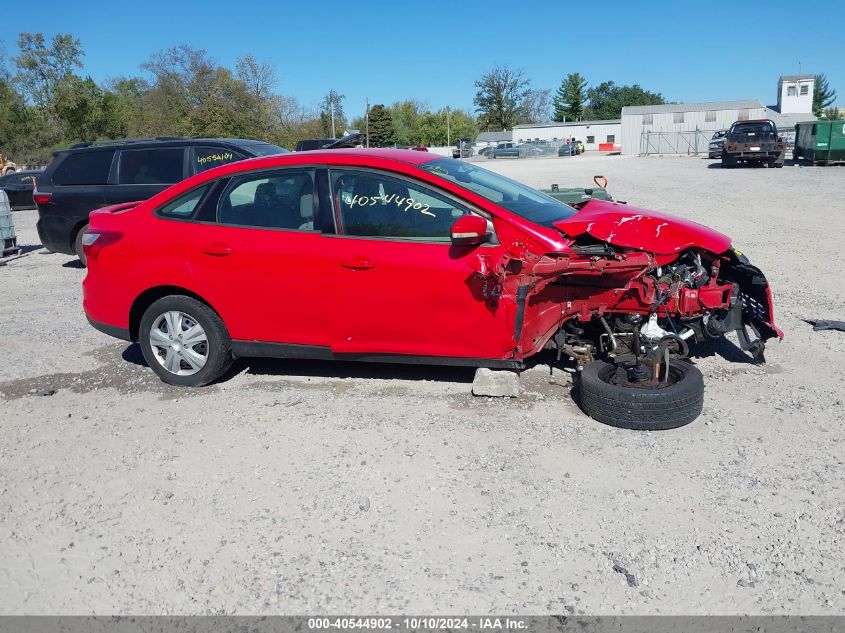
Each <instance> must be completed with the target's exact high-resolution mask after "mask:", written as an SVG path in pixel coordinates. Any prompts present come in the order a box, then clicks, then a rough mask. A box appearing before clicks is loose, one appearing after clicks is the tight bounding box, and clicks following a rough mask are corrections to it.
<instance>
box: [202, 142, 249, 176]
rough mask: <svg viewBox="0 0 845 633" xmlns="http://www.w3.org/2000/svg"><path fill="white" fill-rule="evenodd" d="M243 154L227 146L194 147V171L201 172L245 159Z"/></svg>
mask: <svg viewBox="0 0 845 633" xmlns="http://www.w3.org/2000/svg"><path fill="white" fill-rule="evenodd" d="M244 158H245V157H244V155H243V154H240V153H238V152H235V151H233V150H231V149H227V148H225V147H197V148H195V149H194V171H195V172H196V173H198V174H199V173H201V172H204V171H206V170H207V169H211V168H212V167H219V166H220V165H228V164H229V163H234V162H235V161H239V160H243V159H244Z"/></svg>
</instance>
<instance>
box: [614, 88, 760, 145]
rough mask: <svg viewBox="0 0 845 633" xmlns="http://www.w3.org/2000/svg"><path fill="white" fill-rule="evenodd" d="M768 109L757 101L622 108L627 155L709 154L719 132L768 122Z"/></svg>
mask: <svg viewBox="0 0 845 633" xmlns="http://www.w3.org/2000/svg"><path fill="white" fill-rule="evenodd" d="M766 110H767V108H766V107H765V106H764V105H763V104H762V103H760V102H759V101H757V100H756V99H746V100H742V101H709V102H706V103H666V104H663V105H649V106H626V107H624V108H622V153H623V154H633V155H637V154H696V153H702V152H707V146H708V144H709V142H710V139H711V138H712V136H713V132H715V131H716V130H724V129H726V128H729V127H730V126H731V124H732V123H733V122H734V121H743V120H747V119H764V118H767V116H766Z"/></svg>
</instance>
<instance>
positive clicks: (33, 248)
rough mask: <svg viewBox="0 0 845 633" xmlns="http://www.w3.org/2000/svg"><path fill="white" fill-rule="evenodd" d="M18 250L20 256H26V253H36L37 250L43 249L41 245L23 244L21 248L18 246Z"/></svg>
mask: <svg viewBox="0 0 845 633" xmlns="http://www.w3.org/2000/svg"><path fill="white" fill-rule="evenodd" d="M18 248H19V249H21V253H20V254H21V255H26V254H27V253H31V252H32V251H37V250H38V249H39V248H44V247H43V246H42V245H41V244H24V245H23V246H21V245H20V244H18Z"/></svg>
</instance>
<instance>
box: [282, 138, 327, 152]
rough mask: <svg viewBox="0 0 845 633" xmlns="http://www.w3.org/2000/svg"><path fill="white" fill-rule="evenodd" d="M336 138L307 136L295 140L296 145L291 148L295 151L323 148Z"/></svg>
mask: <svg viewBox="0 0 845 633" xmlns="http://www.w3.org/2000/svg"><path fill="white" fill-rule="evenodd" d="M336 140H337V139H336V138H307V139H304V140H302V141H297V142H296V147H294V148H293V151H295V152H310V151H311V150H315V149H323V148H324V147H327V146H329V145H331V144H332V143H334V142H335V141H336Z"/></svg>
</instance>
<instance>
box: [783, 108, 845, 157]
mask: <svg viewBox="0 0 845 633" xmlns="http://www.w3.org/2000/svg"><path fill="white" fill-rule="evenodd" d="M792 158H794V159H795V160H796V161H797V160H806V161H810V162H811V163H813V164H816V163H818V164H821V165H829V164H831V163H842V162H845V119H837V120H835V121H825V120H821V119H820V120H818V121H804V122H801V123H796V124H795V148H794V149H793V150H792Z"/></svg>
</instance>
